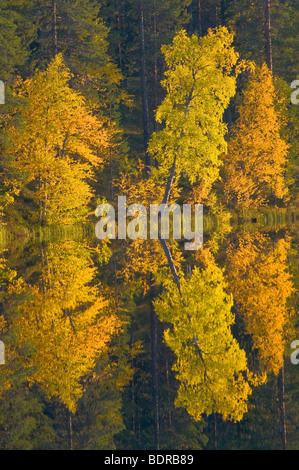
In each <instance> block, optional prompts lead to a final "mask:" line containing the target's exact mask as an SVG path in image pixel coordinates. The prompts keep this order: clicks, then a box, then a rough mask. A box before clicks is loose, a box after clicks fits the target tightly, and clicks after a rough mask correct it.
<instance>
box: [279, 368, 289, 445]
mask: <svg viewBox="0 0 299 470" xmlns="http://www.w3.org/2000/svg"><path fill="white" fill-rule="evenodd" d="M278 401H279V410H280V436H281V443H282V449H283V450H286V448H287V426H286V413H285V380H284V364H283V365H282V368H281V369H280V372H279V376H278Z"/></svg>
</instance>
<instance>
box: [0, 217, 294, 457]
mask: <svg viewBox="0 0 299 470" xmlns="http://www.w3.org/2000/svg"><path fill="white" fill-rule="evenodd" d="M252 222H253V223H248V224H244V225H242V224H238V225H236V224H235V225H233V226H227V225H225V226H221V224H220V226H216V227H212V228H211V227H209V229H208V230H207V233H206V234H205V241H204V249H203V250H202V251H203V252H204V253H205V256H204V259H205V262H204V268H203V267H202V266H203V265H202V258H201V255H202V254H200V253H197V254H191V255H190V253H189V254H188V258H186V259H184V260H183V261H182V260H181V261H182V264H181V268H182V269H183V270H184V272H185V274H186V276H190V273H191V272H192V268H193V266H194V265H198V266H201V269H207V268H208V267H209V263H210V264H211V263H212V264H213V266H217V267H220V268H221V269H222V270H223V271H222V273H223V283H224V285H225V290H226V292H227V293H228V294H231V295H232V297H233V307H232V313H233V316H234V324H233V325H232V327H231V331H232V333H233V335H234V337H235V338H236V340H237V342H238V344H239V346H240V348H241V349H242V350H244V351H245V352H246V357H247V363H248V369H249V370H250V371H251V372H252V373H253V374H255V375H256V376H258V377H259V378H261V377H263V378H264V379H263V380H264V381H263V383H260V384H259V385H255V386H252V393H251V394H250V395H249V396H248V400H247V411H246V412H245V413H244V414H243V416H242V419H241V420H240V421H239V422H237V423H234V422H232V421H230V420H226V419H224V418H223V413H220V412H219V410H218V412H217V413H214V412H212V413H210V410H209V409H206V410H204V411H205V412H204V413H203V415H202V419H201V420H200V421H196V420H194V419H193V418H192V416H190V414H189V413H188V410H187V409H184V407H177V406H176V399H177V393H178V388H179V385H180V384H179V380H178V379H177V377H176V373H175V371H174V370H173V366H174V364H175V362H176V359H177V357H175V354H174V353H173V351H171V349H170V348H169V347H168V345H167V344H166V343H165V340H164V332H165V330H166V329H167V327H168V326H167V325H166V324H165V323H164V322H162V321H160V319H159V318H158V319H157V318H156V316H155V312H154V311H153V308H152V302H153V299H154V298H155V297H156V296H159V293H160V292H161V291H160V289H159V287H157V286H153V283H152V276H153V274H154V276H155V275H157V273H159V272H160V271H161V270H162V269H163V268H165V267H166V265H167V263H166V259H165V257H164V254H163V252H162V250H161V249H160V248H159V246H158V242H157V243H156V242H151V241H147V242H144V243H143V242H142V243H138V242H137V243H136V244H133V245H132V244H131V245H128V246H127V245H126V242H123V241H122V242H119V241H115V242H112V243H109V244H107V243H103V242H100V241H99V240H97V239H96V238H95V236H94V234H93V231H92V230H87V231H84V230H79V231H78V233H75V234H74V231H71V232H68V231H65V232H62V233H58V234H57V233H56V234H55V235H53V234H52V235H49V233H48V234H47V236H45V235H43V236H42V237H41V239H40V238H39V237H38V236H35V237H30V236H28V237H23V238H22V237H20V238H17V239H13V240H6V241H5V242H4V241H3V243H2V248H1V261H0V264H1V299H0V300H1V304H0V306H1V310H0V340H1V341H2V342H3V344H4V345H5V364H2V365H0V448H1V449H69V448H72V449H105V450H106V449H119V450H122V449H126V450H131V449H136V450H138V449H155V448H157V446H159V448H160V449H167V450H180V449H190V450H194V449H282V448H284V447H287V448H288V449H298V448H299V433H298V430H299V408H298V393H299V392H298V390H299V364H298V365H297V362H298V361H297V358H299V351H298V355H297V354H296V349H299V346H297V344H296V343H294V341H296V340H298V341H299V321H298V279H299V235H298V228H299V221H298V217H297V216H295V215H291V216H290V217H289V220H288V221H284V220H282V221H280V220H276V221H274V222H273V221H272V222H271V223H267V220H265V219H262V223H260V220H258V221H255V220H253V221H252ZM255 222H257V223H255ZM151 243H152V245H151ZM174 251H175V250H174ZM174 258H175V260H176V261H177V260H179V259H181V258H180V257H179V254H178V252H177V253H176V252H175V256H174ZM215 295H216V291H215ZM207 334H211V332H209V333H207ZM210 339H212V340H213V338H210ZM214 339H215V342H217V337H215V338H214ZM298 345H299V342H298ZM296 346H297V347H296ZM208 376H209V371H208ZM187 380H189V381H190V383H191V377H189V378H187ZM219 380H220V379H219ZM221 380H222V379H221ZM202 384H203V387H204V386H205V382H204V381H203V382H202ZM233 398H234V397H232V400H233ZM197 399H198V397H197V396H196V394H193V395H192V400H194V401H196V400H197ZM223 406H224V410H223V411H225V405H223ZM212 408H213V407H212ZM212 411H213V410H212Z"/></svg>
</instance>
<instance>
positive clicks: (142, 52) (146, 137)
mask: <svg viewBox="0 0 299 470" xmlns="http://www.w3.org/2000/svg"><path fill="white" fill-rule="evenodd" d="M138 16H139V37H140V75H141V95H142V108H143V135H144V147H145V166H146V172H147V173H150V171H151V158H150V156H149V154H148V152H147V147H148V143H149V140H150V125H149V107H148V93H147V73H146V61H145V37H144V11H143V0H140V1H139V4H138Z"/></svg>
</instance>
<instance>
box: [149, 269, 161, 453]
mask: <svg viewBox="0 0 299 470" xmlns="http://www.w3.org/2000/svg"><path fill="white" fill-rule="evenodd" d="M155 297H156V288H155V281H154V277H153V275H152V274H151V275H150V299H151V330H152V331H151V333H152V334H151V336H152V380H153V402H154V429H155V432H154V436H155V448H156V450H160V425H159V384H158V318H157V314H156V311H155V308H154V305H153V301H154V299H155Z"/></svg>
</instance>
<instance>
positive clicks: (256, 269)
mask: <svg viewBox="0 0 299 470" xmlns="http://www.w3.org/2000/svg"><path fill="white" fill-rule="evenodd" d="M289 248H290V246H289V243H288V242H287V241H286V240H284V239H280V240H278V241H277V242H275V243H274V244H273V243H272V241H271V239H270V238H269V237H268V236H266V235H263V234H249V233H244V234H242V235H239V236H238V237H237V239H236V241H235V242H234V243H231V244H230V245H229V247H228V250H227V281H228V283H229V289H230V290H231V292H232V293H233V296H234V299H235V303H236V308H237V312H238V314H239V315H240V316H241V317H242V318H243V320H244V323H245V328H246V333H247V334H249V335H251V336H252V341H253V347H254V349H256V350H257V351H258V356H259V360H260V362H261V364H262V365H263V367H264V368H265V370H266V371H267V372H274V373H275V374H278V372H279V370H280V368H281V366H282V363H283V354H284V348H285V342H284V338H285V329H286V327H287V324H288V320H289V316H290V310H289V309H288V299H289V298H290V296H291V295H292V294H293V293H294V292H295V289H294V285H293V281H292V276H291V274H290V272H289V267H288V260H287V256H288V250H289Z"/></svg>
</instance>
